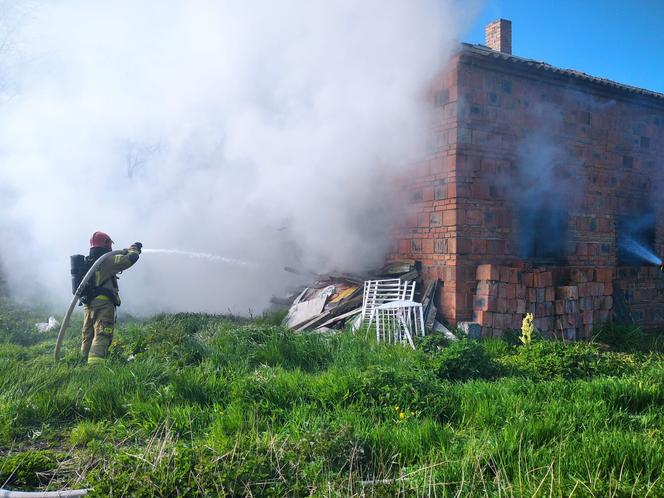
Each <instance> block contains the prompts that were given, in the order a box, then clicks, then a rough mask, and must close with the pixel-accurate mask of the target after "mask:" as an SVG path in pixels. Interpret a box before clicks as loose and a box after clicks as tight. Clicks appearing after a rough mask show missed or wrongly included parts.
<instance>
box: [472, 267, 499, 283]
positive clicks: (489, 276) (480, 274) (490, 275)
mask: <svg viewBox="0 0 664 498" xmlns="http://www.w3.org/2000/svg"><path fill="white" fill-rule="evenodd" d="M477 280H493V281H496V280H500V270H499V267H498V266H496V265H478V267H477Z"/></svg>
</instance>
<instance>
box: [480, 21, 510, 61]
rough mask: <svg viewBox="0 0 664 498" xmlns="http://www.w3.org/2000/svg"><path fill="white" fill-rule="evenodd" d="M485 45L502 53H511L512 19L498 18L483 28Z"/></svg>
mask: <svg viewBox="0 0 664 498" xmlns="http://www.w3.org/2000/svg"><path fill="white" fill-rule="evenodd" d="M484 38H485V39H486V46H487V47H489V48H490V49H491V50H497V51H498V52H502V53H504V54H510V55H511V54H512V21H509V20H507V19H498V20H496V21H493V22H492V23H489V24H487V25H486V28H484Z"/></svg>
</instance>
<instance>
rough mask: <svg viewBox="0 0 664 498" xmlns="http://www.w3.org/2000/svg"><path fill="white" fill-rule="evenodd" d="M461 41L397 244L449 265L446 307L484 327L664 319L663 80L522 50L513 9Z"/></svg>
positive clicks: (408, 186)
mask: <svg viewBox="0 0 664 498" xmlns="http://www.w3.org/2000/svg"><path fill="white" fill-rule="evenodd" d="M486 35H487V46H483V45H469V44H462V45H461V47H460V49H459V50H458V52H457V53H456V55H455V57H454V58H453V60H452V61H451V63H450V66H449V67H448V68H447V70H446V71H445V72H444V73H443V74H441V75H440V77H439V78H437V79H436V81H435V82H434V84H433V85H432V91H431V95H432V101H433V102H432V103H433V105H434V106H435V122H434V124H433V133H432V141H431V147H430V155H429V157H428V158H427V159H426V160H425V161H422V162H421V164H419V165H417V166H416V167H415V168H414V169H413V171H412V172H411V174H410V175H409V177H408V178H407V180H405V182H404V188H405V190H406V193H407V197H408V206H407V207H408V209H407V217H406V219H405V222H404V224H403V226H400V227H399V228H398V231H397V235H396V237H395V247H394V249H393V251H392V256H393V257H394V258H412V259H415V260H418V261H420V262H421V264H422V270H423V275H424V278H425V280H431V279H440V280H441V282H442V287H441V289H440V293H439V312H440V314H441V315H442V316H443V317H444V318H445V319H446V320H448V321H449V322H451V323H453V324H454V323H457V322H458V321H476V322H479V323H480V324H481V325H482V327H483V329H482V333H483V334H484V335H491V334H495V333H500V332H501V331H503V330H505V329H508V328H519V327H520V325H521V319H522V317H523V314H524V313H525V312H528V311H530V312H532V313H533V314H534V315H535V318H536V325H537V326H538V328H539V329H540V330H543V331H547V332H549V333H551V334H555V335H557V336H565V337H567V338H576V337H584V336H587V335H588V333H589V332H590V330H591V328H592V327H593V326H594V325H597V324H599V323H602V322H606V321H608V320H610V319H611V317H612V316H613V317H616V318H619V319H621V320H627V321H634V322H637V323H639V324H641V325H643V326H645V327H655V326H664V275H663V274H661V273H660V272H659V270H658V269H657V267H656V265H654V264H650V263H647V262H645V261H644V260H642V259H640V258H638V257H636V256H635V255H634V254H633V252H632V251H631V250H630V244H632V241H633V240H634V241H636V242H637V243H639V244H641V245H643V246H645V247H646V248H649V249H650V250H652V251H654V252H656V253H657V254H662V253H663V252H664V251H663V249H664V231H663V230H662V229H663V228H664V226H663V225H662V223H661V222H660V221H659V220H661V219H662V216H661V213H662V202H661V200H660V199H662V193H663V191H662V188H663V187H664V186H663V185H662V179H663V178H664V172H663V171H662V168H664V94H660V93H656V92H651V91H647V90H643V89H639V88H634V87H631V86H627V85H622V84H618V83H615V82H612V81H608V80H605V79H601V78H595V77H592V76H589V75H586V74H584V73H580V72H577V71H572V70H565V69H559V68H556V67H553V66H551V65H548V64H545V63H542V62H537V61H534V60H528V59H524V58H520V57H516V56H513V55H512V54H511V45H512V44H511V42H512V39H511V23H510V21H506V20H499V21H496V22H494V23H492V24H490V25H489V26H487V30H486Z"/></svg>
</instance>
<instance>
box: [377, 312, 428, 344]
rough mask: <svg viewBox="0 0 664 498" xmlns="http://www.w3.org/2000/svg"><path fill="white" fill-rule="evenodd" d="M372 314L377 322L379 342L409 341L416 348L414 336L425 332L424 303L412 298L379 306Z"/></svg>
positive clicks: (422, 334)
mask: <svg viewBox="0 0 664 498" xmlns="http://www.w3.org/2000/svg"><path fill="white" fill-rule="evenodd" d="M372 315H373V319H374V320H375V322H376V340H377V341H378V342H387V343H389V344H396V343H400V342H408V344H410V346H411V347H412V348H413V349H415V344H414V343H413V336H416V335H421V336H424V334H425V329H424V314H423V312H422V303H416V302H415V301H412V300H399V301H391V302H389V303H385V304H381V305H380V306H377V307H376V308H375V309H374V310H373V312H372Z"/></svg>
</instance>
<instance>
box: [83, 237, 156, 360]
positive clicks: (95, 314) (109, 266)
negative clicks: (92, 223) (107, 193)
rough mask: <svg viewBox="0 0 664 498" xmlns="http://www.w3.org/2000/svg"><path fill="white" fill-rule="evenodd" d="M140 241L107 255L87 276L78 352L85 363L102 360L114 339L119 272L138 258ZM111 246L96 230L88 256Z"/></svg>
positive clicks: (108, 238) (102, 252) (104, 251)
mask: <svg viewBox="0 0 664 498" xmlns="http://www.w3.org/2000/svg"><path fill="white" fill-rule="evenodd" d="M142 247H143V245H142V244H141V243H140V242H134V243H133V244H132V245H131V246H130V247H129V249H125V250H124V254H118V255H116V256H113V257H110V258H108V259H107V260H106V261H104V262H103V263H102V264H101V265H100V266H99V268H98V269H97V271H96V272H95V274H94V275H93V276H92V278H91V279H90V281H91V283H90V287H89V290H88V292H87V295H86V296H85V297H86V299H85V305H84V307H83V340H82V343H81V355H82V356H83V358H84V359H85V358H87V361H88V365H95V364H99V363H103V362H104V361H105V360H106V357H107V355H108V348H109V346H110V345H111V341H112V340H113V329H114V327H115V313H116V308H117V307H118V306H120V294H119V292H118V276H117V275H118V273H120V272H122V271H123V270H126V269H127V268H130V267H131V266H133V265H134V263H136V261H138V257H139V254H141V249H142ZM112 249H113V241H112V240H111V238H110V237H109V236H108V235H106V234H105V233H103V232H95V233H94V234H92V238H90V255H89V258H90V259H91V260H93V261H94V260H96V259H98V258H99V257H100V256H101V255H103V254H106V253H107V252H110V251H111V250H112Z"/></svg>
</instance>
